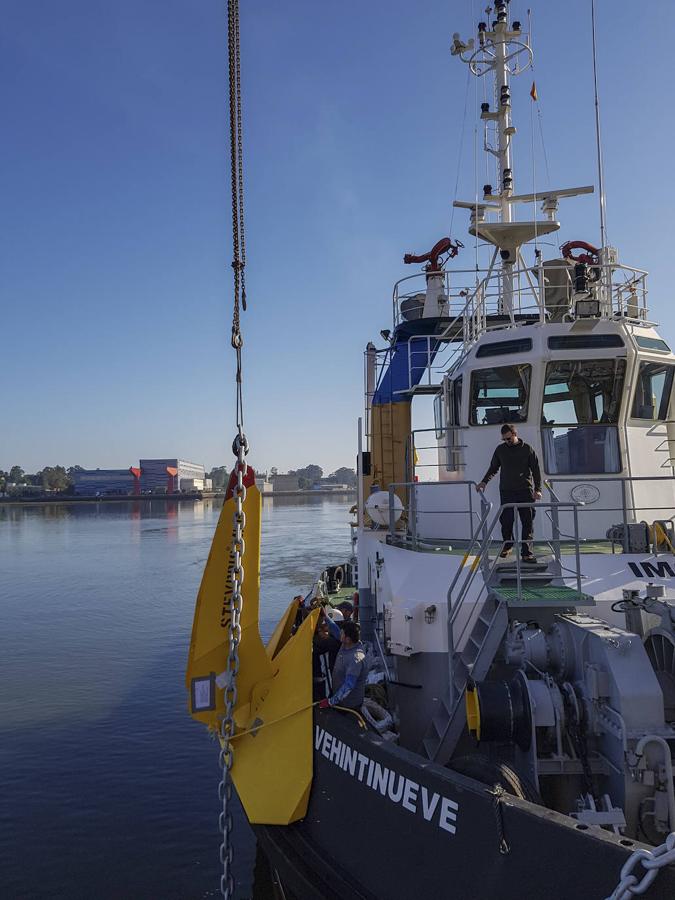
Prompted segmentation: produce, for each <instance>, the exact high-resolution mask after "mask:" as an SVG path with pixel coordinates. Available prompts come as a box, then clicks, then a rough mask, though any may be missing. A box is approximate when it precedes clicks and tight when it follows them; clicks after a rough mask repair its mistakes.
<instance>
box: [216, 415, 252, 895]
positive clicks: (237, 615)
mask: <svg viewBox="0 0 675 900" xmlns="http://www.w3.org/2000/svg"><path fill="white" fill-rule="evenodd" d="M232 449H233V450H234V452H235V455H236V457H237V462H236V467H237V468H236V473H237V482H236V484H235V485H234V489H233V496H234V505H235V510H234V516H233V528H232V544H231V546H230V556H229V565H228V581H229V584H228V586H227V587H226V591H227V595H226V609H227V615H228V618H229V639H230V641H229V650H228V657H227V666H226V669H225V672H224V673H223V674H222V675H221V676H219V678H218V683H219V685H221V686H222V687H223V689H224V701H225V714H224V716H223V719H222V721H221V723H220V738H221V745H222V749H221V751H220V768H221V770H222V778H221V781H220V784H219V785H218V797H219V798H220V801H221V803H222V807H223V808H222V811H221V813H220V816H219V818H218V827H219V829H220V832H221V835H222V841H221V844H220V862H221V864H222V866H223V874H222V875H221V878H220V892H221V894H222V895H223V897H224V898H225V900H232V898H233V897H234V888H235V882H234V872H233V863H234V846H233V843H232V829H233V824H234V821H233V817H232V772H231V770H232V765H233V763H234V750H233V748H232V742H231V738H232V737H233V735H234V733H235V722H234V710H235V707H236V705H237V675H238V673H239V642H240V641H241V608H242V586H243V584H244V553H245V552H246V544H245V541H244V530H245V528H246V513H245V512H244V500H246V485H245V484H244V478H245V476H246V472H247V471H248V467H247V465H246V454H247V453H248V441H247V440H246V435H245V434H244V432H243V431H242V429H241V428H240V429H239V432H238V434H237V436H236V437H235V439H234V443H233V445H232ZM228 597H229V599H228Z"/></svg>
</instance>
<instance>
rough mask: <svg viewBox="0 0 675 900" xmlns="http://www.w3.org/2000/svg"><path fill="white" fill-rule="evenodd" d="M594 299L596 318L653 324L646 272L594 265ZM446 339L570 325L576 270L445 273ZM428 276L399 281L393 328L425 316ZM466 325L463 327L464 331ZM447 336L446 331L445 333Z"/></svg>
mask: <svg viewBox="0 0 675 900" xmlns="http://www.w3.org/2000/svg"><path fill="white" fill-rule="evenodd" d="M588 271H589V274H590V279H589V281H588V288H589V290H590V294H589V297H590V298H593V299H597V301H598V309H597V313H594V312H590V313H588V315H597V316H599V317H601V318H607V319H615V318H622V319H628V320H633V321H638V322H641V323H643V324H646V323H647V322H648V317H649V307H648V304H647V300H648V286H647V275H648V273H647V272H646V271H645V270H644V269H637V268H635V267H633V266H625V265H622V264H620V263H607V264H602V265H597V266H590V267H589V269H588ZM442 276H443V287H442V291H441V293H440V297H441V307H440V314H441V317H442V318H444V319H446V320H447V323H446V327H445V335H444V337H443V339H445V340H452V341H458V340H461V342H462V343H463V345H464V346H465V347H467V346H470V345H471V344H472V343H473V342H474V341H475V340H476V339H477V338H478V337H480V335H481V334H482V333H483V332H484V331H492V330H495V329H503V328H512V327H514V326H518V325H520V324H522V323H529V322H531V321H537V320H538V321H540V322H546V321H549V322H550V321H566V320H571V319H573V318H574V317H575V302H576V300H578V299H580V296H582V295H583V292H581V294H575V289H576V288H577V287H579V285H578V284H577V283H576V282H575V272H574V266H573V265H570V264H568V263H566V262H564V261H562V260H561V261H558V260H554V261H551V262H540V263H539V264H538V265H536V266H531V267H530V266H524V267H520V268H516V267H515V266H514V267H513V269H512V270H511V271H510V272H509V273H508V274H507V273H506V272H505V270H504V269H495V268H493V267H490V268H488V269H452V270H448V271H446V272H443V273H442ZM426 286H427V282H426V274H425V273H415V274H413V275H408V276H406V277H405V278H402V279H400V280H399V281H397V282H396V284H395V285H394V290H393V323H394V327H396V326H398V325H399V324H401V323H402V322H404V321H414V320H415V319H419V318H422V317H423V314H424V301H425V297H426ZM460 325H461V327H459V326H460ZM441 335H442V333H441Z"/></svg>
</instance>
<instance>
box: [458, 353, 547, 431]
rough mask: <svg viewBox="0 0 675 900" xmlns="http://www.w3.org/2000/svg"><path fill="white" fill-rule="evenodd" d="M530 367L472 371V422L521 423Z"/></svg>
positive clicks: (524, 417) (523, 418)
mask: <svg viewBox="0 0 675 900" xmlns="http://www.w3.org/2000/svg"><path fill="white" fill-rule="evenodd" d="M531 371H532V367H531V366H528V365H520V366H498V367H496V368H492V369H476V371H474V372H472V373H471V419H470V421H471V424H472V425H497V424H501V423H502V422H524V421H525V420H526V419H527V404H528V399H529V394H530V373H531Z"/></svg>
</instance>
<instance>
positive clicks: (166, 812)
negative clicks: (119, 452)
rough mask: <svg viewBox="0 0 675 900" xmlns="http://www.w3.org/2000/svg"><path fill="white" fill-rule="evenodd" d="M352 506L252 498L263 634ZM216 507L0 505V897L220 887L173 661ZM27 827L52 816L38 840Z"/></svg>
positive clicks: (196, 731) (208, 754) (333, 542)
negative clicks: (259, 520)
mask: <svg viewBox="0 0 675 900" xmlns="http://www.w3.org/2000/svg"><path fill="white" fill-rule="evenodd" d="M350 505H351V503H350V502H349V501H344V500H337V499H331V498H328V497H311V496H310V497H293V498H283V499H280V498H277V499H276V500H270V499H265V501H264V503H263V525H262V534H263V546H262V562H261V566H262V573H261V631H262V633H263V636H264V637H268V636H269V634H270V633H271V631H272V629H273V627H274V624H275V623H276V621H277V619H278V617H279V616H280V615H281V613H282V612H283V610H284V609H285V608H286V606H287V604H288V602H289V600H290V598H291V597H293V595H294V594H295V593H297V592H298V591H299V590H302V589H304V588H305V587H307V586H308V585H309V584H310V583H311V582H312V581H313V580H314V578H315V577H316V574H317V572H318V571H319V570H320V569H321V568H323V566H324V565H325V564H326V563H327V562H330V561H333V560H338V561H339V560H344V559H345V558H346V557H347V555H348V552H349V529H348V527H347V521H348V518H349V516H348V509H349V506H350ZM221 506H222V503H221V502H220V501H218V500H206V501H203V502H202V503H195V502H194V501H187V502H180V503H175V502H172V501H166V500H161V499H159V500H154V499H153V500H152V501H150V502H148V501H131V502H120V503H117V502H115V503H107V502H106V503H92V504H89V503H87V504H81V503H79V504H70V505H57V504H53V505H52V504H50V505H40V506H38V505H35V506H24V507H20V506H11V507H10V506H0V558H1V563H0V566H1V568H0V571H1V572H2V575H1V577H0V604H1V606H0V611H1V613H2V619H3V628H2V630H1V631H0V678H1V679H2V684H3V690H2V692H0V772H2V775H1V776H0V782H1V783H0V791H1V792H2V797H3V803H2V804H0V871H2V872H3V875H2V878H1V879H0V883H2V887H3V889H4V890H3V895H4V896H11V897H23V896H25V897H36V896H53V897H57V896H59V897H68V898H69V900H72V898H79V897H82V898H84V897H87V898H88V897H91V896H92V890H94V889H93V888H92V885H96V888H95V890H94V893H95V894H96V897H97V900H113V898H115V900H117V898H119V897H125V898H132V900H133V898H138V900H141V898H148V897H160V896H161V897H162V898H175V900H178V898H181V900H183V898H188V897H204V896H216V895H217V886H218V867H219V866H218V834H217V828H216V820H217V814H218V799H217V792H216V789H217V781H218V772H217V753H216V748H215V746H214V745H212V744H211V743H210V742H209V739H208V737H207V735H206V734H205V733H204V731H203V730H202V729H201V728H200V727H199V726H197V725H196V724H195V723H193V722H192V721H191V719H190V718H189V716H188V715H187V712H186V701H185V689H184V667H185V661H186V654H187V644H188V640H189V634H190V628H191V623H192V614H193V609H194V599H195V596H196V592H197V588H198V585H199V580H200V577H201V572H202V569H203V565H204V562H205V560H206V557H207V555H208V552H209V547H210V542H211V537H212V535H213V530H214V528H215V524H216V521H217V518H218V515H219V513H220V509H221ZM36 821H50V822H52V823H58V827H57V828H51V829H50V839H49V841H46V842H45V841H44V840H43V839H42V838H43V831H42V830H41V829H39V828H36V827H35V822H36ZM236 836H237V843H238V849H239V854H238V857H237V863H238V866H239V875H240V878H241V879H242V884H244V886H246V885H250V881H251V871H250V869H251V867H252V862H253V854H254V845H253V842H252V840H251V837H250V833H249V832H248V830H247V828H246V826H245V823H244V821H243V820H242V819H241V818H240V819H239V820H238V824H237V835H236ZM102 871H105V873H106V875H105V878H103V879H102V878H101V872H102ZM246 891H247V888H245V890H244V894H243V896H245V895H246ZM249 896H250V893H249Z"/></svg>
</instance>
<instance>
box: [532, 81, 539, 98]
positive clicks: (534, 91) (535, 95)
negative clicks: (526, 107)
mask: <svg viewBox="0 0 675 900" xmlns="http://www.w3.org/2000/svg"><path fill="white" fill-rule="evenodd" d="M530 97H532V99H533V100H535V101H536V100H538V99H539V97H538V95H537V84H536V82H534V81H533V82H532V87H531V88H530Z"/></svg>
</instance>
